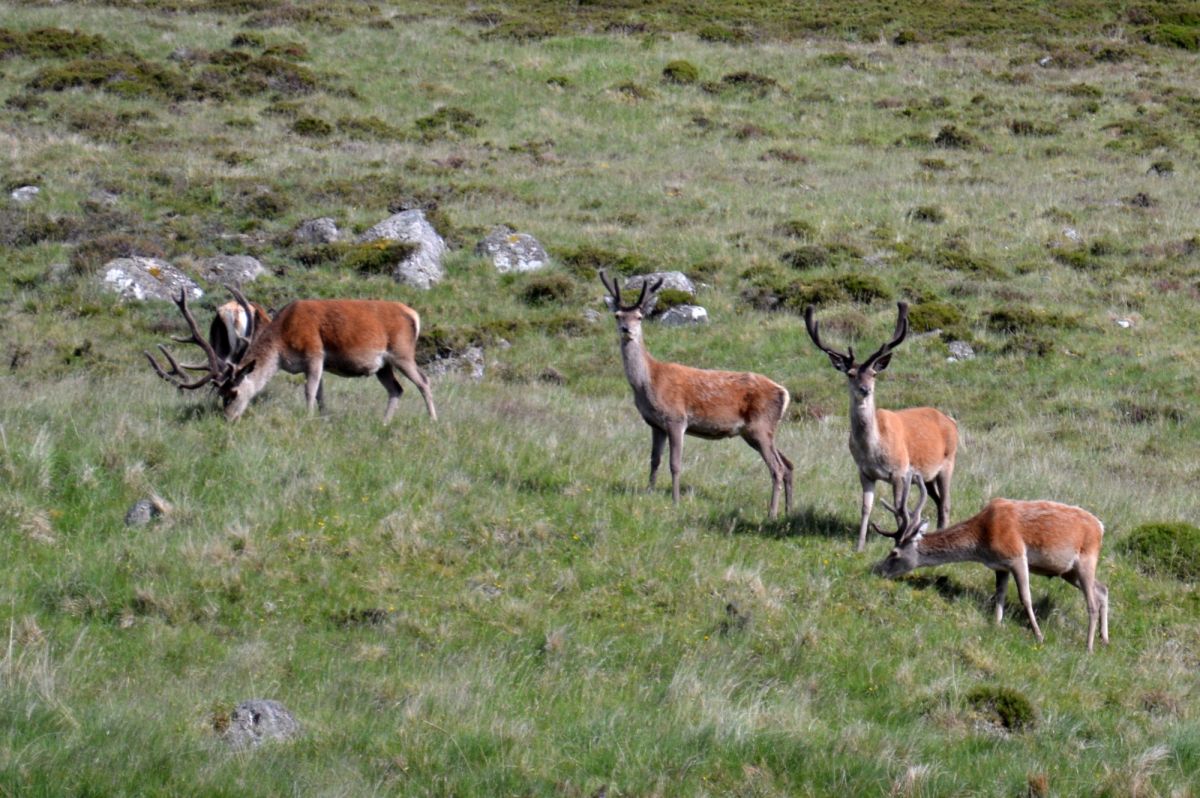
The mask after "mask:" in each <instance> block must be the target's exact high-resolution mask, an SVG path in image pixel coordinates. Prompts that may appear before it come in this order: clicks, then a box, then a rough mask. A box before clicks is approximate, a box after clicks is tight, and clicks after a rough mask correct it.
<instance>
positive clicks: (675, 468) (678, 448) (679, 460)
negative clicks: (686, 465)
mask: <svg viewBox="0 0 1200 798" xmlns="http://www.w3.org/2000/svg"><path fill="white" fill-rule="evenodd" d="M685 429H686V427H685V426H684V425H683V424H671V425H670V426H669V427H668V428H667V436H668V439H669V440H670V442H671V500H672V501H674V502H675V503H676V504H679V472H680V471H682V470H683V431H684V430H685Z"/></svg>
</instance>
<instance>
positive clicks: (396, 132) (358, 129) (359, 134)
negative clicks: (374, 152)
mask: <svg viewBox="0 0 1200 798" xmlns="http://www.w3.org/2000/svg"><path fill="white" fill-rule="evenodd" d="M337 129H338V132H339V133H342V134H343V135H346V136H349V137H350V138H352V139H375V140H378V141H395V140H398V139H402V138H404V131H403V130H401V129H400V128H398V127H396V126H395V125H389V124H388V123H387V122H384V121H383V120H382V119H380V118H379V117H377V116H367V117H355V116H343V117H342V118H341V119H339V120H338V122H337Z"/></svg>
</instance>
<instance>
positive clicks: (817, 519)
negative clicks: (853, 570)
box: [707, 507, 854, 540]
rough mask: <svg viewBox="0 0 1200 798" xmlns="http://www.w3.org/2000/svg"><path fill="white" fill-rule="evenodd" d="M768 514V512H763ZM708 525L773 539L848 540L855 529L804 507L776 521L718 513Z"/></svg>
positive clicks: (736, 512) (715, 529)
mask: <svg viewBox="0 0 1200 798" xmlns="http://www.w3.org/2000/svg"><path fill="white" fill-rule="evenodd" d="M764 515H765V514H764ZM707 523H708V526H709V527H710V528H711V529H713V530H714V531H717V532H724V533H725V534H728V535H758V536H759V537H763V538H769V539H773V540H782V539H784V538H793V537H818V538H838V539H846V540H849V539H851V538H853V536H854V529H853V528H852V527H851V526H850V525H848V524H847V523H846V519H844V518H841V517H839V516H836V515H832V514H830V513H825V512H821V511H819V510H815V509H813V508H812V507H805V508H803V509H801V510H798V511H795V512H792V513H789V514H788V515H784V516H780V517H779V518H776V519H774V520H768V519H766V518H760V519H759V520H755V519H754V518H753V517H750V518H747V517H745V516H743V515H742V513H741V511H739V510H732V511H726V512H722V513H715V514H713V515H711V516H709V517H708V521H707Z"/></svg>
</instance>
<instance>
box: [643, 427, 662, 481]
mask: <svg viewBox="0 0 1200 798" xmlns="http://www.w3.org/2000/svg"><path fill="white" fill-rule="evenodd" d="M666 445H667V433H665V432H663V431H662V430H660V429H659V428H658V427H651V428H650V485H649V487H647V488H646V491H647V492H650V491H652V490H654V482H655V480H656V479H658V466H659V464H660V463H662V453H663V447H664V446H666Z"/></svg>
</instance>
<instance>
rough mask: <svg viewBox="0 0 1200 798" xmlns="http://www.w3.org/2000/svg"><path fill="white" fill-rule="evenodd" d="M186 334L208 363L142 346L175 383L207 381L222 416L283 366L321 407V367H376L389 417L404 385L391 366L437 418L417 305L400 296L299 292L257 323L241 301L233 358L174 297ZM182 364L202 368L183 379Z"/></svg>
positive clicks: (358, 370) (241, 405)
mask: <svg viewBox="0 0 1200 798" xmlns="http://www.w3.org/2000/svg"><path fill="white" fill-rule="evenodd" d="M175 304H177V305H178V306H179V309H180V311H182V313H183V317H184V319H185V320H186V321H187V323H188V327H189V329H190V330H191V335H190V336H189V337H188V338H176V339H175V340H176V341H179V342H180V343H194V344H196V345H197V346H199V347H200V348H201V349H202V350H203V351H204V353H205V355H206V357H207V359H208V363H207V364H197V365H181V364H179V363H178V362H177V361H176V360H175V358H174V357H172V355H171V353H170V352H169V351H168V350H167V348H166V347H162V346H160V347H159V348H160V349H162V351H163V354H164V355H165V356H166V358H167V361H168V363H169V365H170V369H169V370H164V369H163V368H162V367H161V366H160V365H159V364H158V363H157V362H156V361H155V360H154V358H153V357H152V356H151V355H150V354H149V353H148V352H147V353H146V357H147V358H149V359H150V363H151V365H152V366H153V367H154V370H155V371H156V372H157V373H158V375H159V376H160V377H162V378H163V379H165V380H167V381H168V382H171V383H172V384H174V385H176V386H177V387H178V388H180V389H195V388H199V387H201V386H203V385H205V384H208V383H210V382H211V383H212V384H213V385H214V387H215V388H216V390H217V393H218V394H219V395H220V396H221V399H222V401H223V402H224V406H225V417H226V418H227V419H229V420H230V421H235V420H237V418H238V417H239V416H241V415H242V413H243V412H245V410H246V406H247V405H249V404H250V400H251V399H253V398H254V396H255V395H256V394H257V393H258V392H259V391H261V390H262V389H263V388H264V387H265V386H266V384H267V383H268V382H269V381H270V380H271V378H272V377H274V376H275V374H276V372H278V371H279V370H280V369H283V370H284V371H286V372H287V373H289V374H300V373H303V374H304V375H305V378H306V380H305V390H304V393H305V398H306V400H307V403H308V408H309V411H310V412H311V411H312V410H313V409H314V408H316V407H320V408H321V409H324V406H325V405H324V392H323V390H322V383H323V375H324V373H325V372H327V371H328V372H330V373H332V374H337V375H339V376H343V377H366V376H370V375H372V374H373V375H375V377H376V378H377V379H378V380H379V382H380V383H381V384H382V385H383V387H384V388H385V389H386V390H387V393H388V402H387V408H386V410H385V411H384V414H383V420H384V423H387V422H388V421H390V420H391V418H392V414H393V413H394V412H395V410H396V404H397V403H398V402H399V399H400V396H401V394H403V393H404V388H403V387H401V385H400V383H399V381H397V379H396V375H395V373H394V372H393V371H392V367H393V366H395V367H396V368H398V369H399V370H400V371H401V373H403V374H404V376H406V377H407V378H408V379H409V380H411V381H412V382H413V384H414V385H416V386H417V390H419V391H420V392H421V396H422V397H423V398H424V399H425V407H426V409H427V410H428V411H429V416H430V418H433V419H434V420H437V410H436V409H435V408H434V406H433V396H432V394H431V393H430V389H429V381H428V379H426V377H425V375H424V373H422V371H421V370H420V369H419V368H418V367H417V363H416V357H415V356H416V344H417V336H418V335H419V333H420V330H421V319H420V316H418V315H417V312H416V311H415V310H413V309H412V308H410V307H408V306H407V305H404V304H402V303H400V302H385V301H378V300H369V299H301V300H297V301H295V302H292V303H290V304H289V305H287V306H286V307H284V308H283V309H282V310H280V311H279V313H278V314H277V315H276V316H275V318H274V320H272V321H271V322H270V324H268V325H267V326H266V327H264V328H262V329H258V327H257V324H256V323H255V315H256V314H254V313H253V312H251V311H249V310H247V309H246V308H243V310H244V311H245V312H246V314H247V317H248V318H249V319H250V321H251V323H250V324H248V329H247V330H246V332H245V334H244V335H241V336H240V338H239V341H241V342H243V343H242V344H241V345H239V346H238V347H237V349H238V350H241V349H242V346H244V351H241V353H240V356H238V357H237V359H236V360H233V359H228V358H226V359H222V358H221V356H220V355H219V354H218V353H217V351H216V350H215V349H214V348H213V346H212V344H211V343H209V342H208V341H206V340H205V339H204V338H203V337H202V336H201V335H200V332H199V328H198V327H197V325H196V320H195V319H194V318H193V317H192V314H191V312H190V311H189V310H188V307H187V297H186V296H184V295H181V296H180V298H179V299H178V300H177V301H176V303H175ZM183 369H188V370H192V371H198V372H203V374H202V376H200V377H199V378H198V379H196V380H193V381H192V382H186V381H185V380H186V375H185V374H184V372H183Z"/></svg>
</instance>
